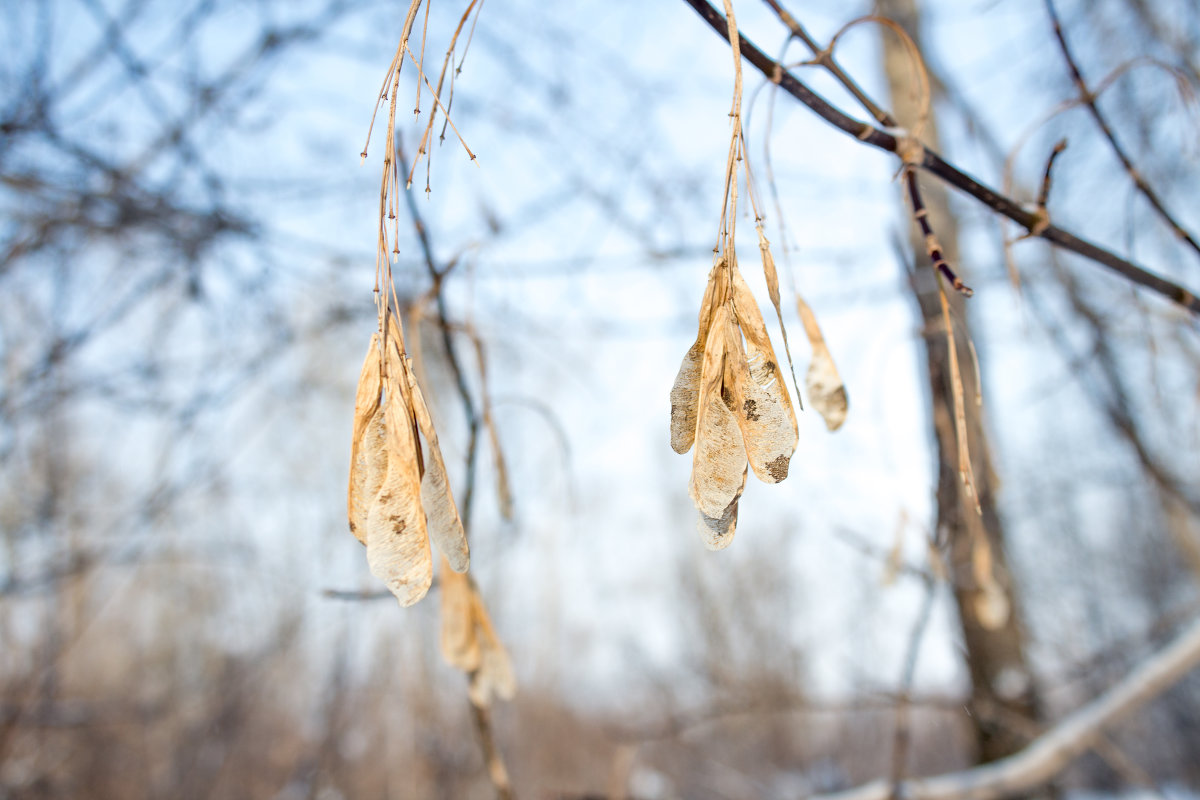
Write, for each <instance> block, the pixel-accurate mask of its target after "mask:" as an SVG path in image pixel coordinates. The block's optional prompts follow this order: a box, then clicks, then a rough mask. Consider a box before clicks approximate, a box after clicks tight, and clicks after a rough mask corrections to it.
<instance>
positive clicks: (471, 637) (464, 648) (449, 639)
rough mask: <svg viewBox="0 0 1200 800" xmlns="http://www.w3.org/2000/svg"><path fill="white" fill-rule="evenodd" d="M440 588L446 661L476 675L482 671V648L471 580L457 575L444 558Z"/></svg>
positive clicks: (440, 573) (442, 639)
mask: <svg viewBox="0 0 1200 800" xmlns="http://www.w3.org/2000/svg"><path fill="white" fill-rule="evenodd" d="M438 589H439V591H440V592H441V593H442V598H441V599H442V609H441V610H442V632H441V647H442V658H444V659H445V660H446V663H447V664H449V665H450V666H452V667H454V668H455V669H461V670H462V671H463V672H472V671H473V670H476V669H478V668H479V658H480V648H479V634H478V630H477V628H476V625H475V611H474V600H473V599H472V596H471V594H472V589H471V579H470V578H468V577H467V576H466V574H465V573H461V572H455V571H454V570H453V569H452V568H451V567H450V564H449V562H447V561H446V559H445V558H443V559H441V569H440V570H439V571H438Z"/></svg>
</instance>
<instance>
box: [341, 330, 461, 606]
mask: <svg viewBox="0 0 1200 800" xmlns="http://www.w3.org/2000/svg"><path fill="white" fill-rule="evenodd" d="M386 327H387V328H388V330H387V333H386V335H384V336H380V334H378V333H376V334H375V335H374V336H372V338H371V346H370V348H369V349H368V350H367V357H366V360H365V361H364V362H363V368H362V372H361V374H360V375H359V380H358V390H357V392H356V394H355V400H354V434H353V441H352V443H351V450H350V485H349V491H348V496H347V504H346V505H347V514H348V517H349V521H350V531H351V533H353V534H354V535H355V537H357V538H358V540H359V541H360V542H362V543H363V544H364V545H366V547H367V563H368V565H369V566H370V568H371V573H372V574H373V575H375V577H377V578H379V579H381V580H382V581H383V582H384V583H385V584H386V585H387V587H388V589H390V590H391V591H392V594H394V595H395V596H396V599H397V600H398V601H399V602H400V605H402V606H410V605H412V604H413V603H415V602H417V601H418V600H420V599H421V598H422V597H424V596H425V594H426V592H428V591H429V586H430V584H431V583H432V582H433V557H432V554H431V552H430V549H429V539H430V537H431V536H432V538H433V541H434V544H436V545H437V547H438V550H439V551H440V552H442V553H443V555H445V557H446V559H447V561H448V563H449V565H450V567H451V568H452V569H453V570H456V571H458V572H463V571H465V570H466V569H467V567H468V566H469V564H470V554H469V552H468V549H467V538H466V534H465V532H464V531H463V526H462V521H461V520H460V519H459V516H458V509H457V507H456V506H455V504H454V497H453V495H452V494H451V491H450V483H449V480H448V478H447V475H446V466H445V463H444V462H443V459H442V453H441V449H440V448H439V447H438V440H437V433H436V432H435V431H434V429H433V421H432V419H431V418H430V415H429V409H428V408H427V407H426V405H425V399H424V397H423V396H422V394H421V389H420V387H419V386H418V385H417V381H416V377H415V375H414V374H413V371H412V367H411V365H410V364H409V360H408V357H407V355H405V352H404V341H403V338H402V334H401V332H400V322H399V319H398V318H397V317H396V316H395V315H394V314H390V315H389V316H388V317H387V325H386ZM422 439H423V440H424V450H422Z"/></svg>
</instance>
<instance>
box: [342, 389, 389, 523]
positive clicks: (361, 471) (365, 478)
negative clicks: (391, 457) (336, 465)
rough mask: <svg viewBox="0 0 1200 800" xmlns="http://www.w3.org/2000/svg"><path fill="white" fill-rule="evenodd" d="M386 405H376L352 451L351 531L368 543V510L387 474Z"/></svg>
mask: <svg viewBox="0 0 1200 800" xmlns="http://www.w3.org/2000/svg"><path fill="white" fill-rule="evenodd" d="M384 416H385V412H384V409H383V406H379V407H378V408H376V409H375V413H374V414H373V415H372V416H371V420H370V422H369V423H368V424H367V429H366V430H365V431H364V432H363V435H362V438H361V440H360V441H358V442H356V443H355V447H354V448H353V451H352V453H351V458H353V459H354V460H353V461H352V462H351V463H350V492H349V499H348V501H347V505H348V508H349V513H350V532H351V533H353V534H354V536H355V538H357V539H358V540H359V541H360V542H362V543H363V544H366V543H367V513H368V512H369V511H370V509H371V503H373V502H374V501H375V496H376V495H377V494H379V489H380V488H381V487H382V486H383V480H384V478H385V477H387V430H386V428H385V426H384V422H383V420H384Z"/></svg>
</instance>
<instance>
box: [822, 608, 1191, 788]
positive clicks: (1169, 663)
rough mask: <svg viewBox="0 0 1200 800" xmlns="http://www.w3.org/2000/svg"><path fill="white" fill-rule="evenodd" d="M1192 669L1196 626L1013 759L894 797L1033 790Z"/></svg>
mask: <svg viewBox="0 0 1200 800" xmlns="http://www.w3.org/2000/svg"><path fill="white" fill-rule="evenodd" d="M1197 665H1200V621H1197V622H1193V623H1192V625H1191V627H1189V628H1188V629H1187V630H1185V631H1184V633H1183V634H1181V635H1180V636H1179V637H1178V638H1177V639H1176V640H1175V642H1174V643H1172V644H1170V645H1168V646H1167V647H1165V648H1163V649H1162V650H1161V651H1159V652H1158V653H1157V654H1155V655H1153V656H1151V657H1149V658H1148V659H1146V660H1145V661H1144V662H1142V664H1141V665H1140V666H1139V667H1138V668H1137V669H1135V670H1134V671H1133V672H1131V673H1130V674H1129V675H1128V676H1126V677H1125V679H1124V680H1122V681H1121V682H1120V683H1118V684H1117V685H1115V686H1113V687H1112V688H1111V689H1109V690H1108V691H1106V692H1104V693H1103V694H1101V695H1100V696H1099V697H1097V698H1096V699H1095V700H1093V701H1092V702H1090V703H1088V704H1087V705H1085V706H1084V707H1083V708H1080V709H1079V710H1077V711H1075V712H1074V713H1072V714H1070V715H1068V716H1067V717H1065V718H1064V719H1062V720H1061V721H1060V722H1059V723H1058V724H1057V725H1055V726H1054V727H1052V728H1050V729H1049V730H1047V731H1046V732H1045V733H1044V734H1042V736H1040V737H1038V738H1037V739H1035V740H1034V741H1033V742H1032V743H1031V744H1030V745H1029V746H1028V747H1026V748H1025V749H1023V750H1021V751H1020V752H1018V753H1016V754H1015V755H1012V756H1009V757H1008V758H1003V759H1000V760H999V761H993V762H992V763H990V764H985V765H983V766H980V767H974V768H972V769H967V770H963V771H961V772H952V773H948V774H946V775H939V776H937V777H932V778H920V779H914V780H910V781H905V782H904V784H903V785H902V786H900V787H899V792H898V794H899V796H901V797H904V798H906V800H996V798H1001V797H1007V796H1009V795H1014V794H1019V793H1023V792H1026V791H1028V790H1030V789H1033V788H1035V787H1037V786H1039V785H1041V784H1044V783H1045V782H1046V781H1048V780H1050V779H1051V778H1052V777H1054V776H1055V775H1056V774H1058V773H1059V772H1060V771H1061V770H1062V769H1063V767H1065V766H1066V765H1067V764H1068V763H1070V762H1071V760H1072V759H1074V758H1076V757H1078V756H1080V755H1082V754H1083V753H1084V752H1085V751H1086V750H1088V749H1089V748H1091V747H1092V746H1093V745H1094V744H1095V743H1096V742H1098V741H1099V740H1100V738H1101V737H1102V736H1103V734H1104V729H1105V728H1107V727H1108V726H1110V725H1112V724H1113V723H1115V722H1117V721H1118V720H1119V719H1121V718H1122V717H1124V716H1127V715H1128V714H1130V713H1131V712H1133V711H1135V710H1137V709H1138V708H1141V707H1142V706H1143V705H1145V704H1146V703H1148V702H1150V701H1151V700H1152V699H1154V698H1155V697H1157V696H1158V695H1159V694H1161V693H1162V692H1164V691H1166V690H1167V689H1169V688H1170V687H1171V686H1172V685H1174V684H1175V683H1176V682H1177V681H1179V680H1180V679H1181V678H1182V677H1183V676H1184V675H1186V674H1187V673H1188V672H1190V671H1191V670H1192V669H1194V668H1195V667H1196V666H1197ZM896 788H897V787H895V786H894V785H893V784H892V782H891V781H888V780H878V781H873V782H872V783H868V784H866V785H864V786H860V787H858V788H857V789H851V790H849V791H846V792H837V793H835V794H827V795H816V796H814V797H813V798H810V800H888V798H889V797H891V796H892V794H893V790H894V789H896Z"/></svg>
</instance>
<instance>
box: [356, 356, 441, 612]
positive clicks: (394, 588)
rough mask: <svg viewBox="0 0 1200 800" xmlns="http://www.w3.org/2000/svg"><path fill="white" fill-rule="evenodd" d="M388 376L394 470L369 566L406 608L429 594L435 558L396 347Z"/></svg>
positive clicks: (378, 511) (378, 506) (377, 514)
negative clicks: (422, 497)
mask: <svg viewBox="0 0 1200 800" xmlns="http://www.w3.org/2000/svg"><path fill="white" fill-rule="evenodd" d="M385 363H386V366H387V374H388V383H387V387H386V388H387V401H386V404H385V406H384V408H385V414H386V416H385V419H384V424H385V426H386V428H387V449H388V469H387V477H386V478H385V479H384V481H383V486H382V487H381V488H380V490H379V494H378V495H376V497H375V501H374V502H373V503H372V504H371V509H370V511H369V512H368V514H367V564H368V565H369V566H370V568H371V574H373V575H374V576H375V577H377V578H379V579H380V580H382V581H383V582H384V583H385V584H386V585H387V587H388V589H390V590H391V592H392V594H394V595H396V599H397V600H398V601H400V605H402V606H410V605H412V604H413V603H415V602H417V601H418V600H420V599H421V598H422V597H424V596H425V593H426V592H427V591H429V586H430V584H431V583H433V557H432V555H431V554H430V551H429V536H428V534H427V532H426V528H425V512H424V511H423V510H422V509H421V465H420V462H419V460H418V459H419V456H420V451H419V448H418V447H417V439H416V432H415V431H414V429H413V426H414V422H413V415H412V410H411V408H410V407H409V405H408V404H407V402H406V398H405V397H404V395H403V394H402V393H401V391H399V388H398V387H399V386H406V384H407V380H406V379H405V372H404V364H403V361H402V360H401V356H400V354H399V353H398V352H397V351H396V348H395V347H394V346H390V345H389V347H388V351H387V353H386V362H385Z"/></svg>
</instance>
